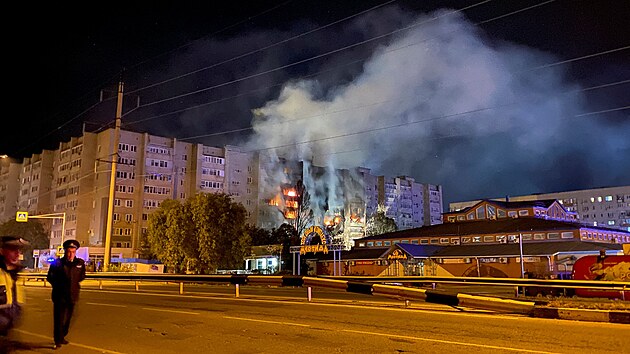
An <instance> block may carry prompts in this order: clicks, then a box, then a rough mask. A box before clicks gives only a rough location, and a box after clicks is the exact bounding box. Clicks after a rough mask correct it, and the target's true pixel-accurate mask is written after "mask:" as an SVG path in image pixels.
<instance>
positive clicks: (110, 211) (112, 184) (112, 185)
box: [103, 81, 123, 271]
mask: <svg viewBox="0 0 630 354" xmlns="http://www.w3.org/2000/svg"><path fill="white" fill-rule="evenodd" d="M122 99H123V82H122V81H121V82H119V83H118V102H117V105H116V128H115V129H114V146H113V149H112V150H113V152H112V171H111V174H110V180H109V200H108V205H107V229H106V231H105V255H104V257H103V269H104V270H105V271H107V268H108V266H109V262H110V258H111V253H112V249H111V246H112V229H113V226H114V225H113V219H114V197H115V192H116V164H117V163H118V143H119V142H120V118H121V117H122Z"/></svg>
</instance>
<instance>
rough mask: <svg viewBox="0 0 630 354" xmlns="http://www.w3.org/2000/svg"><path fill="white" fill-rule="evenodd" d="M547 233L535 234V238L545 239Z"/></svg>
mask: <svg viewBox="0 0 630 354" xmlns="http://www.w3.org/2000/svg"><path fill="white" fill-rule="evenodd" d="M544 239H545V234H534V240H544Z"/></svg>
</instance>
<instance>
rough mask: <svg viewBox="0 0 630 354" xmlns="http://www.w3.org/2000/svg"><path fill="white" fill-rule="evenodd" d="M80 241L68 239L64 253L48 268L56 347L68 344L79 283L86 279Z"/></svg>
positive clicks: (64, 246)
mask: <svg viewBox="0 0 630 354" xmlns="http://www.w3.org/2000/svg"><path fill="white" fill-rule="evenodd" d="M78 248H79V241H77V240H67V241H65V242H64V243H63V249H64V255H63V257H61V258H58V259H56V260H55V261H54V262H53V263H52V264H51V265H50V268H49V269H48V275H47V277H46V279H47V280H48V282H49V283H50V285H51V286H52V302H53V321H54V330H53V337H54V340H55V347H54V348H55V349H57V348H59V347H60V346H61V345H62V344H68V341H67V340H66V336H67V335H68V331H69V329H70V321H71V320H72V313H73V312H74V308H75V305H76V303H77V302H78V301H79V291H80V289H81V285H80V284H79V283H80V282H81V281H83V279H85V261H84V260H83V259H81V258H78V257H77V249H78Z"/></svg>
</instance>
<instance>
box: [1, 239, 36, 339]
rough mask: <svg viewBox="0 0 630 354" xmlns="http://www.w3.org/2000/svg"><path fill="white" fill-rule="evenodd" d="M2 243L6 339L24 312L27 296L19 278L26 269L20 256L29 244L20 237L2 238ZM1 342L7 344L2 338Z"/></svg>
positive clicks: (2, 327) (2, 281) (3, 317)
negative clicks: (20, 272) (23, 305)
mask: <svg viewBox="0 0 630 354" xmlns="http://www.w3.org/2000/svg"><path fill="white" fill-rule="evenodd" d="M0 243H1V244H0V337H4V336H7V335H8V334H9V330H10V329H11V328H12V327H14V326H15V324H16V323H17V321H18V319H19V317H20V314H21V312H22V304H24V299H25V296H24V291H23V289H22V287H21V285H20V283H19V282H18V279H17V278H18V273H19V271H20V270H22V269H23V268H24V267H23V266H22V264H21V263H20V254H21V252H22V249H23V248H24V247H25V246H28V245H29V242H28V241H26V240H24V239H23V238H20V237H18V236H2V237H1V238H0ZM0 340H2V342H5V340H3V339H2V338H0ZM0 349H2V348H0Z"/></svg>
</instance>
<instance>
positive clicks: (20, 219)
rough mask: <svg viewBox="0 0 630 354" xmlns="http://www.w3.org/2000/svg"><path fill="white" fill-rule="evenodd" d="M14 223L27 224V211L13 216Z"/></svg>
mask: <svg viewBox="0 0 630 354" xmlns="http://www.w3.org/2000/svg"><path fill="white" fill-rule="evenodd" d="M15 221H17V222H27V221H28V211H18V212H17V213H16V214H15Z"/></svg>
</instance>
